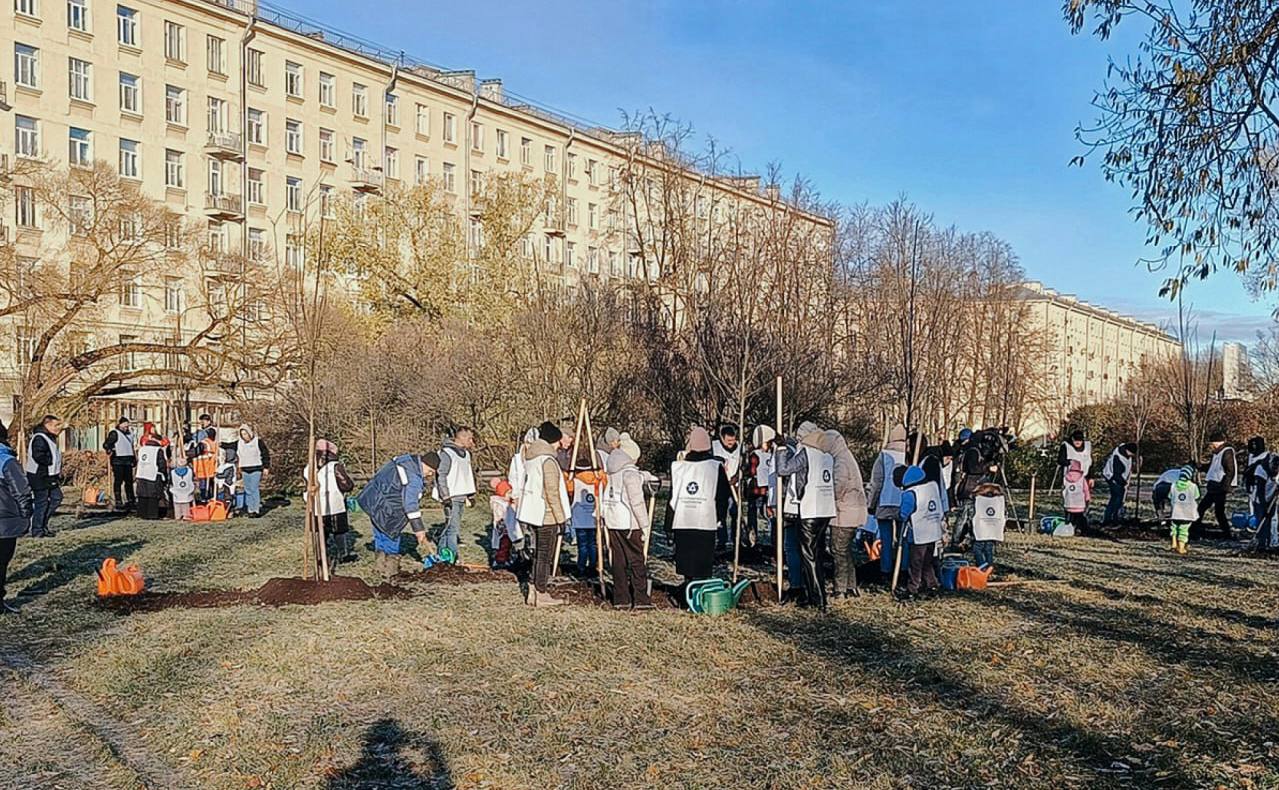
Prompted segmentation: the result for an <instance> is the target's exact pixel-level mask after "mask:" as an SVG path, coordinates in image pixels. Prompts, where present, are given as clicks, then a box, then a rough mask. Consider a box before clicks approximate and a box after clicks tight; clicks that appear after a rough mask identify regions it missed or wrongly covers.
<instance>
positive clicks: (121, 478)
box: [102, 417, 138, 510]
mask: <svg viewBox="0 0 1279 790" xmlns="http://www.w3.org/2000/svg"><path fill="white" fill-rule="evenodd" d="M102 449H103V450H106V451H107V459H108V460H109V461H110V464H111V489H112V493H113V494H114V496H115V498H114V500H113V501H114V502H115V507H116V509H117V510H132V509H133V507H134V505H135V504H136V503H137V499H136V496H135V493H136V492H135V491H134V487H133V480H134V471H133V470H134V468H135V467H136V466H137V453H138V451H137V444H136V440H135V439H134V436H133V430H132V426H131V424H130V422H129V418H128V417H121V418H120V419H119V420H117V421H116V424H115V428H112V429H111V430H110V431H108V432H107V439H106V441H105V442H103V443H102Z"/></svg>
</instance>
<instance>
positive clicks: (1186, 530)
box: [1171, 467, 1199, 554]
mask: <svg viewBox="0 0 1279 790" xmlns="http://www.w3.org/2000/svg"><path fill="white" fill-rule="evenodd" d="M1171 498H1172V531H1171V535H1172V550H1173V551H1175V552H1177V553H1178V554H1185V553H1186V551H1187V549H1186V545H1187V544H1188V543H1189V542H1190V524H1191V522H1193V521H1194V520H1195V519H1197V518H1199V486H1197V485H1195V479H1194V472H1193V470H1191V469H1190V468H1189V467H1186V468H1184V469H1182V470H1181V479H1179V480H1178V481H1177V482H1175V483H1173V484H1172V492H1171Z"/></svg>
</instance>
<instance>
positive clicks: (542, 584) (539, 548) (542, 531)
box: [524, 524, 562, 592]
mask: <svg viewBox="0 0 1279 790" xmlns="http://www.w3.org/2000/svg"><path fill="white" fill-rule="evenodd" d="M561 529H562V527H561V526H560V525H559V524H546V525H545V526H535V525H532V524H524V532H525V534H527V533H528V532H529V531H530V530H532V532H533V537H534V539H535V545H536V549H535V553H534V556H533V586H534V587H536V588H537V589H538V590H539V591H541V592H546V589H547V588H548V587H549V586H550V583H551V569H552V568H553V567H554V565H555V539H556V538H557V537H559V534H560V530H561Z"/></svg>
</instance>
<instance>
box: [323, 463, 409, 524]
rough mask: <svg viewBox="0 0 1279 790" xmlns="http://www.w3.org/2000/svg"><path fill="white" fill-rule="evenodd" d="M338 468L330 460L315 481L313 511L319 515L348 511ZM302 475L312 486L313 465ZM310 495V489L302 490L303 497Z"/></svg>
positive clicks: (336, 464)
mask: <svg viewBox="0 0 1279 790" xmlns="http://www.w3.org/2000/svg"><path fill="white" fill-rule="evenodd" d="M337 469H338V462H337V461H329V462H328V463H326V464H325V465H324V466H321V467H320V476H319V478H318V479H317V480H316V483H315V486H316V496H315V509H314V510H313V511H312V512H314V513H315V515H317V516H333V515H336V514H338V513H345V512H346V495H345V494H343V493H342V489H340V488H338V474H337ZM401 471H402V470H401ZM302 477H303V479H305V480H306V482H307V488H310V483H311V467H309V466H308V467H307V468H306V469H303V470H302ZM309 496H310V492H309V491H303V492H302V498H303V499H306V498H307V497H309Z"/></svg>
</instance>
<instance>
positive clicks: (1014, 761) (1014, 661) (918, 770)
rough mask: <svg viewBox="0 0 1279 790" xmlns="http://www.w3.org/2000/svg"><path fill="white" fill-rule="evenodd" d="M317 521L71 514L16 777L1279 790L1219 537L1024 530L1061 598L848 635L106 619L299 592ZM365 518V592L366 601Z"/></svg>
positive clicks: (5, 730) (15, 626)
mask: <svg viewBox="0 0 1279 790" xmlns="http://www.w3.org/2000/svg"><path fill="white" fill-rule="evenodd" d="M481 518H482V516H481V511H480V510H478V509H477V510H472V511H469V512H468V513H467V519H466V526H467V530H466V532H467V533H471V532H474V533H475V534H474V535H471V536H470V537H469V540H468V541H467V543H468V545H467V546H465V548H464V550H463V558H464V559H465V560H467V561H469V562H482V561H483V558H484V552H483V549H482V548H481V546H480V544H479V540H480V534H481V533H482V531H483V530H482V527H483V525H482V524H481ZM300 524H301V514H300V511H299V510H297V509H296V508H286V509H279V510H276V511H273V512H272V513H270V514H269V515H268V516H267V517H266V518H264V519H261V520H257V521H250V520H238V521H234V522H230V523H228V524H225V525H190V524H185V525H176V524H174V523H173V522H143V521H138V520H134V519H119V520H114V521H107V522H104V523H96V524H90V523H89V522H75V521H73V520H72V519H71V518H61V519H59V522H57V523H55V527H57V528H59V530H60V531H59V534H58V536H57V537H56V538H54V539H51V540H45V541H36V540H24V541H21V542H20V543H19V548H18V555H17V557H16V558H15V559H14V562H13V565H12V566H11V580H12V591H13V592H16V593H18V595H19V597H18V602H19V604H20V605H21V608H22V612H21V614H20V615H18V616H16V617H10V618H6V619H3V620H0V636H2V638H0V683H3V694H2V695H0V786H3V787H41V788H59V787H65V788H84V787H107V788H117V787H118V788H123V787H138V786H149V787H183V788H185V787H225V788H255V787H278V788H293V787H324V788H348V787H378V788H388V787H454V786H457V787H501V788H506V787H530V788H550V787H582V788H600V787H610V788H612V787H641V786H652V787H664V788H670V787H688V788H695V787H696V788H700V787H785V788H791V787H842V788H846V787H871V788H877V787H928V788H939V787H974V786H1002V787H1019V788H1020V787H1053V788H1057V787H1084V786H1087V787H1096V786H1103V787H1104V786H1133V787H1211V786H1216V785H1220V786H1226V787H1274V786H1279V745H1277V742H1279V683H1277V681H1279V656H1277V655H1276V650H1277V648H1279V637H1277V631H1276V623H1275V617H1276V606H1277V605H1279V584H1276V571H1279V564H1276V563H1275V562H1273V561H1270V560H1266V559H1257V558H1251V557H1242V556H1237V554H1236V552H1235V551H1234V550H1233V549H1231V548H1230V547H1226V546H1205V545H1202V544H1196V545H1195V546H1193V547H1192V553H1191V554H1190V556H1188V557H1178V556H1176V555H1174V554H1172V553H1171V552H1169V551H1168V549H1167V547H1166V546H1165V545H1164V544H1163V543H1154V542H1139V541H1132V542H1129V541H1125V542H1118V543H1115V542H1108V541H1101V540H1084V539H1075V540H1070V539H1064V540H1062V539H1059V540H1057V541H1053V540H1051V539H1049V538H1042V537H1035V538H1027V537H1021V536H1015V537H1012V538H1011V539H1010V541H1009V542H1008V543H1007V544H1005V545H1004V546H1003V547H1002V548H1001V550H1000V555H999V564H1000V565H1001V566H1003V567H1004V568H1006V569H1007V570H1009V571H1012V572H1015V573H1016V574H1018V575H1019V576H1021V577H1023V578H1034V579H1037V580H1038V581H1032V582H1029V583H1026V584H1023V585H1018V586H1010V587H1004V588H1001V589H998V590H990V591H987V592H985V593H972V594H964V595H953V596H948V597H944V598H938V599H933V600H926V601H922V602H919V603H915V604H911V605H908V606H900V605H897V604H895V603H894V602H893V601H892V600H890V598H889V597H888V596H887V595H884V594H882V593H877V594H869V595H864V596H863V597H862V598H860V599H857V600H853V601H844V602H841V603H840V604H839V605H838V606H836V607H835V608H834V610H833V611H832V612H831V613H830V614H829V615H827V616H825V617H823V616H820V615H815V614H812V613H809V612H806V611H802V610H797V609H795V608H794V607H790V606H784V607H777V606H771V607H760V608H752V609H745V610H739V611H737V612H734V613H732V614H730V615H728V616H724V617H720V618H704V617H697V616H693V615H688V614H682V613H677V612H672V611H656V612H651V613H646V614H623V613H616V612H613V611H611V610H609V609H604V608H594V607H586V606H573V607H560V608H557V609H544V610H537V611H534V610H530V609H528V608H527V607H525V606H524V605H523V604H522V603H521V601H520V599H519V595H518V592H517V588H516V587H515V586H514V585H513V584H510V583H499V582H486V583H481V584H471V585H458V586H446V585H440V584H437V585H431V584H412V585H409V586H411V587H412V588H413V589H414V590H415V591H417V592H418V593H419V594H418V595H417V596H415V597H413V598H411V599H408V600H367V601H347V602H334V603H325V604H321V605H316V606H285V607H279V608H268V607H261V606H256V605H241V606H232V607H226V608H213V609H180V608H170V609H164V610H160V611H154V612H148V613H138V614H132V615H122V614H118V613H115V612H112V611H109V610H107V609H104V608H102V607H100V606H98V605H96V604H95V601H94V590H95V582H94V577H93V572H92V571H93V568H94V567H95V566H96V565H97V564H98V563H99V562H100V561H101V559H102V558H103V557H104V556H106V555H108V554H112V555H115V556H117V557H120V558H122V559H125V560H129V561H134V562H137V563H139V564H140V565H141V566H142V568H143V571H144V572H145V573H146V575H147V577H148V579H149V582H150V584H151V586H152V587H153V588H154V589H156V590H166V591H194V590H207V589H222V590H228V589H236V588H245V589H247V588H253V587H257V586H258V585H260V584H262V583H263V582H265V581H266V580H267V579H269V578H271V577H276V576H288V575H296V574H298V573H299V572H300V569H301V557H300V544H301V537H300V531H301V530H300ZM355 524H356V527H357V529H358V530H359V531H360V532H361V533H363V537H362V538H361V539H360V540H359V541H358V543H357V545H358V551H359V554H360V561H359V562H358V563H353V564H351V565H347V566H344V570H343V571H342V572H343V573H344V574H351V575H357V576H362V577H364V578H366V579H367V580H369V581H373V580H374V576H373V563H372V554H371V552H370V551H368V550H367V549H365V544H366V542H367V535H368V522H367V520H366V519H365V518H364V517H363V516H357V517H356V518H355ZM566 558H567V555H566ZM659 572H660V575H662V576H663V577H664V578H671V571H670V568H669V565H668V564H666V563H665V562H663V563H662V567H661V568H659Z"/></svg>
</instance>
